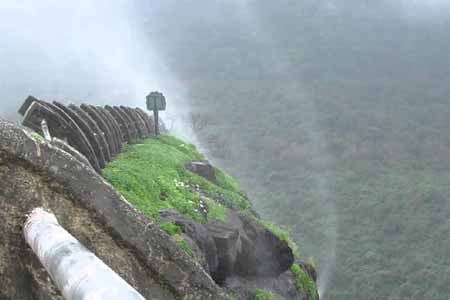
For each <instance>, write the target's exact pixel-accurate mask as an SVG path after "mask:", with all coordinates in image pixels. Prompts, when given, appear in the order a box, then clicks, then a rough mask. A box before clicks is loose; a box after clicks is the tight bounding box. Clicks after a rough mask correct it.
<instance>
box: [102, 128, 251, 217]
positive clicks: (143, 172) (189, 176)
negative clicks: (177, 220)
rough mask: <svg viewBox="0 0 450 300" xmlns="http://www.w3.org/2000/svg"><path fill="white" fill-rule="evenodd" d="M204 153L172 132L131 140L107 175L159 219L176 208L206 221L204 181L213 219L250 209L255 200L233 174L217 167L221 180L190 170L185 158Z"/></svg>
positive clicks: (150, 215) (108, 168) (129, 199)
mask: <svg viewBox="0 0 450 300" xmlns="http://www.w3.org/2000/svg"><path fill="white" fill-rule="evenodd" d="M201 159H204V157H203V156H202V155H201V154H200V153H198V152H197V150H196V149H195V147H194V146H193V145H189V144H185V143H183V142H182V141H180V140H178V139H176V138H174V137H172V136H162V137H160V138H159V139H148V140H144V141H141V142H140V143H137V144H134V145H128V146H127V147H126V148H125V150H124V152H123V153H122V154H120V155H119V156H118V157H117V158H116V159H115V160H114V161H112V162H111V163H109V164H108V165H107V166H106V168H105V169H104V172H103V174H104V176H105V178H106V180H108V181H109V182H110V183H111V184H112V185H113V186H114V187H115V188H116V189H117V190H118V191H119V192H120V193H122V195H124V196H125V198H126V199H127V200H128V201H130V202H131V203H132V204H133V205H135V206H136V207H137V208H138V209H139V210H140V211H142V212H143V213H145V214H146V215H147V216H149V217H150V218H152V219H153V220H155V221H158V220H159V211H160V210H162V209H175V210H177V211H178V212H180V213H181V214H183V215H186V216H189V217H191V218H192V219H194V220H196V221H198V222H201V223H205V222H206V221H207V218H205V216H204V215H203V214H202V213H201V212H200V211H199V210H198V208H199V205H200V196H199V194H198V193H197V192H196V191H195V188H196V187H197V186H198V187H200V189H201V190H202V191H204V192H205V193H206V194H207V195H208V196H209V197H210V198H212V199H222V201H221V204H219V203H217V202H215V201H208V206H209V214H208V217H209V218H213V219H218V220H222V221H224V220H225V218H226V213H227V209H228V208H239V209H247V208H249V207H250V203H249V202H248V200H247V199H246V197H245V196H244V195H243V194H242V193H241V192H240V191H239V185H238V184H237V183H236V182H235V181H234V179H233V178H231V177H230V176H228V175H226V174H225V173H224V172H222V171H220V170H216V171H217V174H218V176H217V184H213V183H211V182H209V181H207V180H205V179H204V178H202V177H200V176H198V175H196V174H194V173H192V172H189V171H187V170H186V169H185V168H184V165H185V163H187V162H189V161H192V160H201Z"/></svg>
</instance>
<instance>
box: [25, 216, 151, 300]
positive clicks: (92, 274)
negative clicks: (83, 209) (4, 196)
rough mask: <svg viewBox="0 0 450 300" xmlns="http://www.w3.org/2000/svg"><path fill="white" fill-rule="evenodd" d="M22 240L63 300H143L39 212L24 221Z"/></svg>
mask: <svg viewBox="0 0 450 300" xmlns="http://www.w3.org/2000/svg"><path fill="white" fill-rule="evenodd" d="M24 236H25V240H26V241H27V243H28V245H30V247H31V248H32V249H33V251H34V253H35V254H36V255H37V257H38V258H39V260H40V261H41V263H42V265H43V266H44V268H45V269H46V270H47V272H48V273H49V274H50V277H51V278H52V279H53V282H54V283H55V284H56V286H57V287H58V289H59V290H60V291H61V294H62V295H63V297H64V299H66V300H145V299H144V297H142V295H140V294H139V293H138V292H137V291H136V290H135V289H133V288H132V287H131V286H130V285H129V284H128V283H127V282H126V281H125V280H123V279H122V278H121V277H120V276H119V275H117V274H116V273H115V272H114V271H113V270H111V269H110V268H109V267H108V266H107V265H106V264H104V263H103V262H102V261H101V260H100V259H99V258H97V257H96V256H95V255H94V254H93V253H92V252H90V251H89V250H88V249H86V248H85V247H84V246H83V245H82V244H81V243H80V242H79V241H78V240H76V239H75V238H74V237H73V236H72V235H71V234H70V233H68V232H67V231H66V230H65V229H64V228H62V227H61V226H60V225H59V224H58V220H57V219H56V217H55V215H53V214H50V213H48V212H46V211H44V210H43V209H42V208H36V209H34V210H33V212H32V213H31V215H30V216H29V217H28V219H27V221H26V222H25V226H24Z"/></svg>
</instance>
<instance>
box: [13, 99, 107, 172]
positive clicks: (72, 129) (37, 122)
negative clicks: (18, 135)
mask: <svg viewBox="0 0 450 300" xmlns="http://www.w3.org/2000/svg"><path fill="white" fill-rule="evenodd" d="M42 119H45V120H46V121H47V125H48V127H49V131H50V134H51V135H52V136H54V137H58V138H60V139H62V140H67V141H68V142H69V144H70V145H72V146H73V147H75V148H76V149H77V150H78V151H80V152H81V153H82V154H83V155H84V156H86V158H87V159H88V160H89V162H90V163H91V165H92V167H93V168H94V169H95V170H96V171H97V172H100V166H99V165H98V162H97V159H96V157H95V154H94V150H93V149H92V147H91V145H90V144H89V141H88V139H87V138H86V136H85V135H84V133H83V131H82V130H81V129H80V128H79V127H78V125H77V124H76V123H75V121H73V120H72V119H71V118H70V117H69V116H68V115H67V114H66V113H65V112H64V111H62V110H61V109H59V108H58V107H57V106H55V105H53V104H51V103H47V102H43V101H40V100H39V102H37V101H34V102H33V103H32V104H31V105H30V106H29V108H28V109H27V111H26V113H25V116H24V119H23V122H22V124H23V125H24V126H27V127H29V128H31V129H33V130H35V131H37V132H39V133H41V135H43V132H42V130H41V121H42Z"/></svg>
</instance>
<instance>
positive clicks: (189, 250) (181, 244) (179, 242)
mask: <svg viewBox="0 0 450 300" xmlns="http://www.w3.org/2000/svg"><path fill="white" fill-rule="evenodd" d="M175 240H176V242H177V245H178V247H180V249H181V250H183V251H184V252H186V254H187V255H189V256H190V257H194V252H193V251H192V248H191V246H189V244H188V242H186V241H185V240H183V239H182V238H181V237H180V238H176V239H175Z"/></svg>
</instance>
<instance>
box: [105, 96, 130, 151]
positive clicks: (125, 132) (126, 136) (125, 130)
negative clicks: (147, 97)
mask: <svg viewBox="0 0 450 300" xmlns="http://www.w3.org/2000/svg"><path fill="white" fill-rule="evenodd" d="M105 109H106V110H107V111H108V112H109V113H110V114H111V116H112V117H113V118H114V119H115V120H116V122H117V123H118V124H119V126H120V132H121V133H122V140H124V141H126V142H127V143H131V141H132V140H133V136H132V133H131V131H130V129H129V127H128V124H127V123H128V122H127V121H126V120H125V119H124V118H123V117H122V115H121V113H119V112H118V111H117V110H116V109H115V108H114V107H111V106H109V105H106V106H105Z"/></svg>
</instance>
